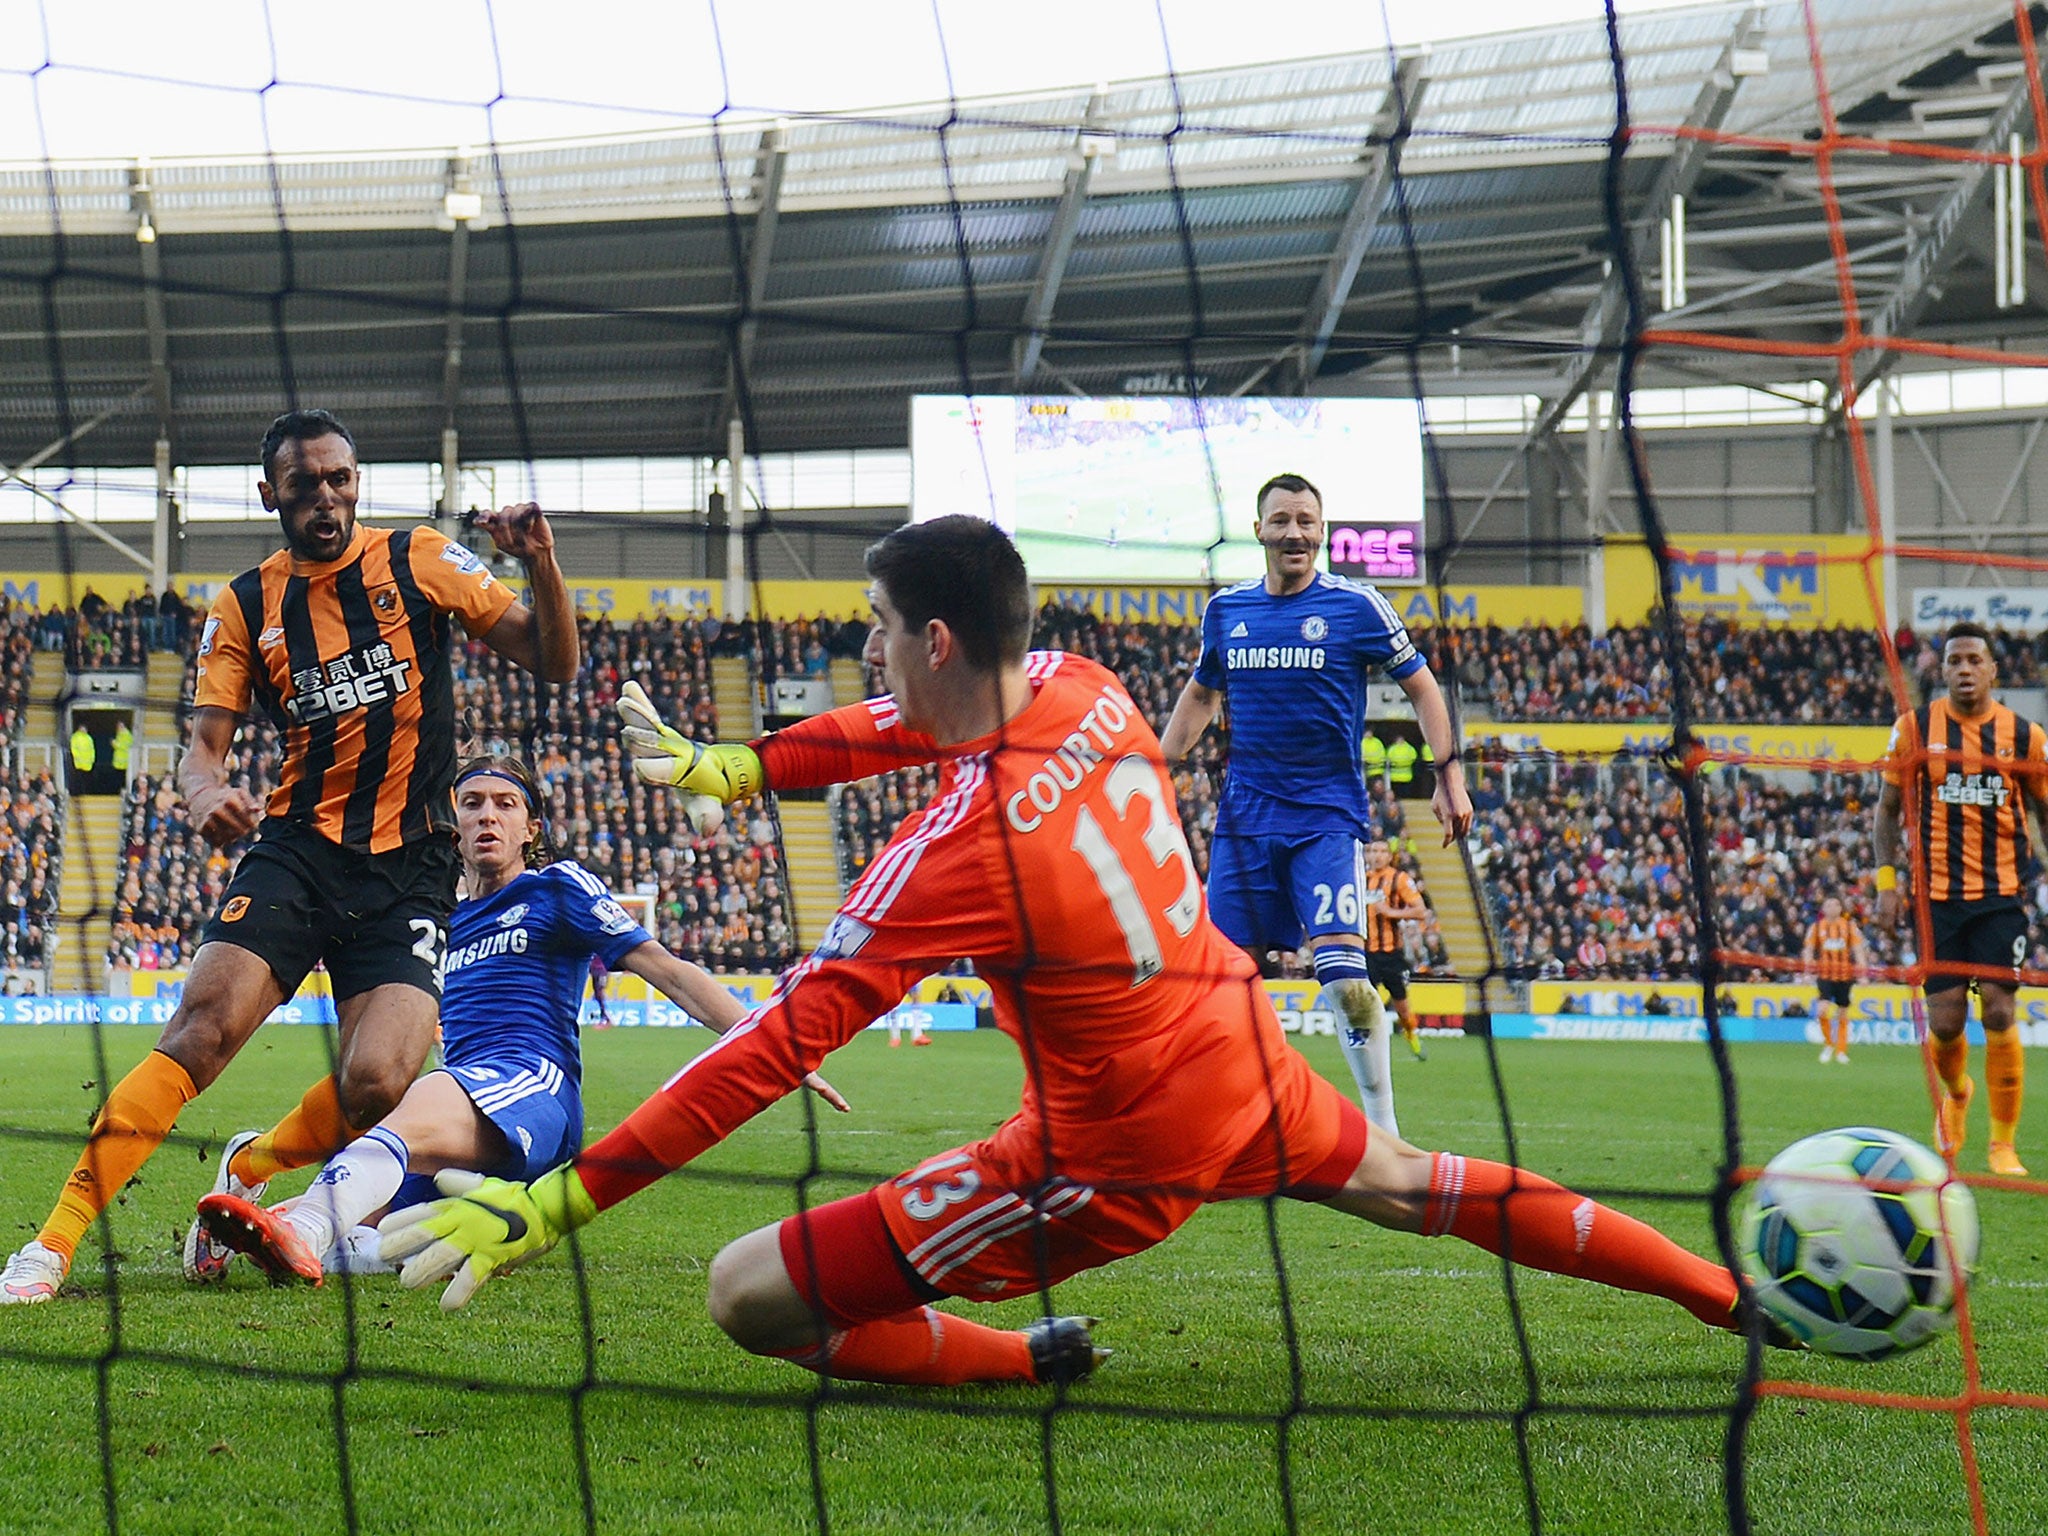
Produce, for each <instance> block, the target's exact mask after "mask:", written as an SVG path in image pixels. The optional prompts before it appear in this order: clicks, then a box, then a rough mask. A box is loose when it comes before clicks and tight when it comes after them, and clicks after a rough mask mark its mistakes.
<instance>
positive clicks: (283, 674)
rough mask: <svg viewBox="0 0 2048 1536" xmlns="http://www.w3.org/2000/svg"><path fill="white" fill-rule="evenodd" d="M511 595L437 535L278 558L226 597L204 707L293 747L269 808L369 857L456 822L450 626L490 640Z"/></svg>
mask: <svg viewBox="0 0 2048 1536" xmlns="http://www.w3.org/2000/svg"><path fill="white" fill-rule="evenodd" d="M512 602H513V597H512V593H511V591H510V589H508V588H507V587H506V586H505V585H504V584H503V583H502V582H499V581H497V580H496V579H495V578H493V577H492V575H491V573H490V571H489V570H487V569H486V568H485V566H484V563H483V562H482V561H481V560H479V559H478V558H477V557H476V556H475V555H473V554H471V553H470V552H469V551H468V550H467V549H465V548H463V547H462V546H461V545H460V544H457V543H454V542H453V541H451V540H449V539H447V538H445V537H443V536H442V535H441V534H439V533H436V532H435V531H434V530H433V529H431V528H407V529H401V530H398V531H396V532H394V531H392V530H390V529H388V528H368V527H365V526H364V525H363V524H361V523H358V524H356V532H355V537H354V538H353V539H352V540H351V541H350V542H349V546H348V549H347V550H346V551H345V552H344V553H343V554H342V555H341V557H340V558H339V559H336V560H331V561H327V562H325V563H322V564H311V563H308V562H305V561H300V560H295V559H293V558H292V555H291V552H290V551H289V550H279V551H278V552H277V553H276V554H274V555H272V556H271V557H270V558H269V559H268V560H266V561H264V562H263V564H261V565H260V566H258V567H257V568H256V569H255V570H253V571H244V572H243V573H242V574H241V575H239V576H237V577H236V578H235V579H234V580H233V581H231V582H229V583H228V585H227V588H226V590H225V591H223V592H222V593H221V594H220V596H219V597H217V598H215V599H214V603H213V609H212V611H211V612H210V613H209V614H208V615H207V620H206V629H205V632H204V633H203V634H202V635H201V636H200V640H199V681H198V688H197V691H196V693H195V695H194V697H193V703H194V704H195V705H201V706H204V705H211V706H215V707H217V708H221V709H229V710H233V711H234V712H235V713H236V714H238V715H240V714H244V713H246V712H247V711H248V708H249V700H250V696H251V694H252V693H253V694H254V696H255V700H256V702H257V703H258V704H260V705H261V706H262V708H263V712H264V713H265V714H266V715H268V716H269V717H270V719H271V721H272V722H273V723H274V724H275V725H276V726H277V729H278V731H279V733H280V734H281V735H282V736H283V738H284V765H283V769H282V773H281V776H280V780H279V783H278V786H277V788H276V789H275V790H274V791H273V792H272V793H271V796H270V803H269V805H268V806H267V807H265V809H266V811H267V813H268V814H269V815H271V816H273V817H277V818H280V819H283V820H286V821H294V822H298V823H300V824H301V825H304V826H306V827H309V828H311V829H312V830H313V831H315V832H318V833H319V834H320V835H321V836H322V837H324V838H326V839H328V840H329V841H330V842H334V843H339V844H340V845H341V846H342V847H344V848H349V849H354V850H356V851H357V852H362V853H384V852H386V851H388V850H390V849H393V848H397V847H401V846H403V845H404V844H405V843H408V842H411V841H412V840H414V839H416V838H419V837H422V836H425V835H427V834H428V833H430V832H435V831H442V830H445V829H447V828H450V827H453V826H454V825H455V808H454V800H453V797H452V795H451V794H450V789H451V787H452V785H453V784H454V780H455V679H454V676H453V674H452V673H451V672H450V670H449V665H448V656H449V649H450V646H451V645H452V643H453V639H454V626H453V625H452V624H450V623H449V620H450V618H451V617H452V618H459V619H461V620H462V623H463V627H464V628H465V629H467V630H468V631H469V633H470V634H472V635H482V634H484V633H485V632H486V631H487V630H489V629H490V628H491V626H493V625H494V624H496V623H497V622H498V620H499V619H501V618H503V617H504V615H505V610H506V609H508V608H510V607H511V606H512Z"/></svg>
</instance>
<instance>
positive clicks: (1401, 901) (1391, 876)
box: [1364, 864, 1422, 955]
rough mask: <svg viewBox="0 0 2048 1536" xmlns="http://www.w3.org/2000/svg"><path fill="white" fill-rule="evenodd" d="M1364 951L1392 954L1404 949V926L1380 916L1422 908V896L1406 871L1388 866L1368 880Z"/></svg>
mask: <svg viewBox="0 0 2048 1536" xmlns="http://www.w3.org/2000/svg"><path fill="white" fill-rule="evenodd" d="M1364 896H1365V948H1366V952H1367V953H1368V954H1374V955H1387V954H1393V953H1395V952H1396V951H1398V950H1399V949H1400V947H1401V922H1402V919H1400V918H1397V917H1384V916H1382V915H1381V914H1382V913H1384V912H1386V911H1387V910H1389V909H1390V908H1394V907H1419V906H1421V905H1422V893H1421V892H1420V891H1418V890H1417V889H1416V888H1415V881H1414V878H1413V877H1412V876H1410V875H1409V873H1408V872H1407V871H1406V870H1405V869H1397V868H1395V867H1394V866H1393V865H1391V864H1389V865H1388V866H1387V867H1386V868H1385V869H1374V870H1368V871H1367V872H1366V876H1365V892H1364Z"/></svg>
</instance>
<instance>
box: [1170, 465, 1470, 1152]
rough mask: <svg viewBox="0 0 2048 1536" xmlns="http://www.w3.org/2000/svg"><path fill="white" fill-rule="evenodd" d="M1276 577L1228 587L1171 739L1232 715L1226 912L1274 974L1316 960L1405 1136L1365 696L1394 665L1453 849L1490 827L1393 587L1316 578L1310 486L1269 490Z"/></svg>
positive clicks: (1217, 899)
mask: <svg viewBox="0 0 2048 1536" xmlns="http://www.w3.org/2000/svg"><path fill="white" fill-rule="evenodd" d="M1258 513H1259V516H1258V521H1257V523H1256V524H1255V525H1254V526H1255V530H1256V532H1257V534H1258V540H1259V543H1260V544H1261V545H1263V546H1264V547H1265V551H1266V574H1265V576H1264V577H1263V578H1262V579H1260V580H1258V581H1247V582H1243V583H1241V584H1240V585H1238V586H1234V587H1226V588H1225V589H1224V590H1223V591H1221V592H1218V593H1217V594H1216V596H1215V597H1214V598H1213V599H1212V600H1211V601H1210V603H1209V607H1208V609H1207V611H1206V612H1205V613H1204V614H1203V615H1202V654H1201V658H1200V659H1199V660H1198V661H1197V662H1196V663H1195V672H1194V676H1193V677H1192V678H1190V679H1189V680H1188V685H1187V687H1186V688H1185V689H1183V690H1182V692H1181V696H1180V699H1179V702H1177V703H1176V704H1175V705H1174V709H1173V718H1172V719H1170V720H1168V721H1167V723H1166V729H1165V731H1163V732H1162V733H1161V734H1160V738H1159V745H1160V750H1161V751H1162V752H1164V753H1165V755H1166V760H1167V762H1169V763H1175V762H1178V761H1180V759H1182V758H1183V757H1185V756H1187V754H1188V750H1189V749H1190V748H1191V747H1193V746H1194V744H1195V742H1196V740H1197V739H1198V738H1200V736H1201V734H1202V732H1203V731H1205V730H1207V729H1208V728H1209V723H1210V722H1211V721H1213V720H1214V719H1215V718H1216V712H1217V710H1218V709H1219V708H1221V706H1222V704H1223V702H1224V700H1225V699H1226V698H1227V699H1228V700H1229V701H1230V771H1229V774H1228V775H1227V776H1226V777H1225V779H1224V782H1223V797H1222V803H1221V804H1220V805H1219V806H1218V808H1217V813H1216V833H1215V837H1214V840H1213V841H1212V843H1211V845H1210V853H1209V913H1210V916H1211V917H1212V918H1213V919H1214V920H1215V923H1216V926H1217V927H1219V928H1221V929H1222V930H1223V932H1224V933H1225V934H1226V935H1227V936H1228V937H1229V938H1230V940H1231V941H1232V942H1233V943H1235V944H1237V945H1238V946H1239V947H1241V948H1243V949H1245V950H1248V951H1249V952H1250V953H1251V956H1252V958H1253V959H1254V960H1255V961H1258V962H1260V963H1261V964H1263V963H1264V959H1265V954H1266V951H1267V950H1270V949H1285V950H1292V949H1297V948H1299V947H1300V945H1301V942H1302V938H1303V936H1304V934H1305V935H1306V936H1307V939H1308V943H1309V947H1310V948H1311V949H1312V950H1313V951H1314V952H1315V967H1316V980H1317V981H1319V982H1321V983H1322V985H1323V988H1324V990H1325V991H1326V992H1327V993H1328V994H1329V996H1330V998H1331V1000H1332V1001H1334V1002H1335V1003H1336V1005H1337V1012H1338V1014H1339V1015H1340V1016H1341V1017H1342V1019H1343V1020H1344V1026H1343V1028H1342V1029H1340V1030H1339V1031H1338V1038H1339V1040H1340V1041H1341V1042H1342V1044H1343V1047H1344V1059H1345V1060H1346V1061H1347V1062H1348V1063H1349V1064H1350V1067H1351V1075H1352V1076H1353V1077H1354V1078H1356V1079H1357V1080H1358V1093H1359V1097H1360V1099H1361V1100H1363V1102H1364V1104H1365V1112H1366V1114H1367V1115H1368V1116H1370V1117H1371V1119H1372V1121H1373V1123H1374V1124H1375V1125H1378V1126H1380V1127H1381V1128H1382V1129H1384V1130H1386V1131H1388V1132H1390V1133H1392V1134H1394V1135H1399V1134H1400V1128H1399V1126H1398V1125H1397V1124H1396V1123H1395V1119H1394V1085H1393V1076H1392V1072H1391V1070H1390V1067H1389V1063H1388V1036H1389V1030H1388V1026H1387V1015H1386V1008H1385V1006H1384V1005H1383V1004H1382V1003H1381V1002H1380V994H1379V988H1378V987H1377V986H1376V985H1375V984H1374V982H1373V978H1372V972H1371V969H1370V967H1369V964H1368V962H1367V959H1366V948H1365V901H1364V897H1365V894H1366V879H1365V872H1364V868H1363V861H1362V856H1361V854H1360V851H1359V850H1360V845H1361V844H1362V843H1365V842H1367V841H1369V840H1370V839H1371V838H1372V836H1373V831H1372V806H1371V801H1370V799H1369V798H1368V796H1367V793H1366V787H1365V775H1364V772H1363V771H1362V769H1361V767H1360V758H1359V747H1360V732H1361V730H1362V729H1363V726H1364V720H1365V689H1366V683H1367V681H1368V680H1369V678H1370V675H1371V672H1372V669H1373V668H1375V667H1377V668H1379V669H1380V670H1382V671H1383V672H1385V673H1386V675H1387V676H1389V677H1391V678H1393V679H1394V680H1395V681H1396V682H1398V683H1399V684H1400V685H1401V688H1402V691H1403V692H1405V693H1406V694H1407V695H1408V699H1409V702H1410V703H1412V704H1413V705H1414V706H1415V718H1416V720H1417V721H1418V722H1419V723H1420V724H1421V726H1422V734H1423V738H1424V739H1425V740H1426V741H1427V742H1428V743H1429V748H1430V751H1431V752H1433V753H1434V754H1435V755H1436V761H1437V765H1438V766H1437V776H1436V792H1435V794H1434V795H1433V796H1432V797H1431V800H1430V806H1431V809H1432V810H1434V811H1435V812H1436V819H1437V820H1438V821H1439V822H1441V823H1442V824H1443V829H1444V846H1445V847H1449V846H1450V844H1451V842H1452V840H1453V839H1454V838H1460V837H1463V836H1464V835H1465V834H1466V833H1467V832H1469V831H1471V829H1472V800H1471V797H1470V796H1469V795H1468V794H1466V792H1465V776H1464V771H1463V769H1462V768H1461V767H1460V765H1459V762H1458V754H1457V742H1456V741H1455V740H1453V739H1452V736H1451V716H1450V711H1449V710H1448V709H1446V708H1445V707H1444V697H1443V693H1442V691H1441V690H1440V689H1439V688H1438V687H1437V685H1436V679H1435V678H1434V677H1433V676H1431V675H1430V671H1429V668H1428V666H1427V665H1426V664H1425V663H1424V662H1423V660H1422V657H1421V656H1420V655H1419V654H1418V653H1417V652H1416V649H1415V646H1414V645H1413V643H1412V642H1411V641H1410V640H1409V638H1408V631H1407V629H1406V627H1405V626H1403V624H1402V623H1401V619H1400V616H1399V615H1398V614H1396V613H1395V612H1394V606H1393V604H1391V603H1389V602H1388V601H1387V600H1386V598H1385V597H1383V596H1381V594H1380V592H1379V589H1378V588H1377V587H1373V586H1369V585H1367V584H1366V583H1364V582H1357V581H1349V580H1347V579H1345V578H1344V577H1342V576H1330V575H1325V574H1324V573H1323V572H1321V571H1318V570H1317V569H1316V555H1317V553H1318V551H1320V550H1321V549H1322V547H1323V497H1322V492H1320V491H1318V490H1317V489H1316V488H1315V487H1314V486H1313V485H1311V484H1310V483H1309V482H1308V481H1307V480H1305V479H1303V478H1302V477H1301V476H1300V475H1275V476H1274V477H1273V478H1272V479H1271V480H1268V481H1267V482H1266V483H1265V484H1264V485H1262V486H1261V487H1259V498H1258Z"/></svg>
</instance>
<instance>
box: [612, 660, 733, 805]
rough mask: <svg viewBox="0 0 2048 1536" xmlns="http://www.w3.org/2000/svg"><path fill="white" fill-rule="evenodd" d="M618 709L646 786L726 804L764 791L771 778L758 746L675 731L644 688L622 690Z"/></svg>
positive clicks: (628, 745) (635, 765)
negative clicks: (708, 742)
mask: <svg viewBox="0 0 2048 1536" xmlns="http://www.w3.org/2000/svg"><path fill="white" fill-rule="evenodd" d="M618 710H619V718H620V719H621V720H622V721H624V722H625V727H626V728H625V730H624V731H622V732H621V733H620V735H621V738H622V739H623V740H624V741H625V743H626V753H627V755H628V756H629V757H631V758H632V759H633V772H634V773H635V774H636V775H637V776H638V777H639V779H640V781H641V782H642V783H643V784H667V785H669V786H671V787H673V788H675V789H680V790H684V791H687V792H688V793H690V794H693V795H708V796H709V797H710V798H712V799H713V800H716V801H718V802H719V803H720V804H721V805H723V804H726V803H728V802H730V801H733V800H744V799H746V798H747V797H748V796H749V795H756V794H759V793H760V792H761V787H762V784H763V782H764V778H765V776H764V775H763V773H762V771H761V759H760V757H759V756H757V755H756V753H755V751H754V749H753V748H752V747H749V746H746V745H744V744H743V743H740V742H717V743H714V744H712V745H710V746H706V745H705V744H704V743H702V742H696V741H691V740H690V739H689V738H688V737H686V736H683V735H681V734H680V733H678V732H676V731H672V730H670V729H669V728H668V727H667V726H665V725H663V724H662V723H661V716H660V715H658V714H656V713H655V712H654V701H653V700H652V699H650V698H648V697H647V693H646V691H645V690H644V689H642V688H641V686H640V685H639V684H638V683H628V684H626V686H625V687H624V688H622V689H620V690H619V703H618Z"/></svg>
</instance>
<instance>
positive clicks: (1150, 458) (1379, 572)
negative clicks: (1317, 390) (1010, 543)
mask: <svg viewBox="0 0 2048 1536" xmlns="http://www.w3.org/2000/svg"><path fill="white" fill-rule="evenodd" d="M910 467H911V482H910V515H911V518H912V520H913V521H917V522H923V521H927V520H929V519H931V518H934V517H943V516H946V515H948V514H950V513H956V512H965V513H971V514H973V515H975V516H978V517H986V518H989V519H991V520H992V521H994V522H995V523H997V524H999V525H1000V526H1001V527H1003V528H1004V529H1006V530H1008V531H1009V533H1010V534H1011V535H1012V536H1013V537H1014V538H1015V539H1016V540H1017V546H1018V548H1019V549H1020V550H1022V551H1023V554H1024V559H1025V563H1026V564H1028V565H1029V566H1030V567H1031V574H1032V576H1033V577H1034V578H1035V579H1036V580H1037V581H1039V582H1040V583H1041V584H1043V583H1046V582H1060V581H1091V582H1103V581H1109V582H1117V581H1130V582H1190V583H1198V584H1199V583H1207V582H1211V581H1241V580H1244V579H1246V578H1248V577H1252V576H1257V575H1259V574H1260V573H1261V572H1263V571H1264V569H1265V555H1264V552H1263V551H1261V550H1260V548H1259V545H1258V541H1257V539H1256V538H1254V537H1253V528H1254V525H1255V524H1256V523H1257V521H1258V507H1257V497H1258V489H1259V487H1260V486H1261V485H1263V484H1264V483H1265V482H1266V481H1268V480H1270V479H1271V478H1272V477H1273V476H1275V475H1280V474H1298V475H1302V476H1305V477H1306V478H1307V479H1308V480H1309V481H1310V482H1311V483H1312V484H1313V485H1315V486H1316V488H1317V489H1318V490H1320V491H1321V492H1322V496H1323V514H1324V519H1325V522H1326V524H1327V525H1328V531H1329V539H1328V549H1327V556H1326V558H1327V560H1328V563H1329V567H1330V569H1331V570H1333V571H1335V572H1337V573H1338V574H1340V575H1351V576H1359V577H1362V578H1364V579H1367V580H1370V581H1373V582H1377V583H1380V584H1382V585H1418V584H1420V583H1421V582H1422V581H1423V580H1425V572H1424V569H1423V561H1422V553H1421V552H1422V546H1423V543H1424V536H1423V522H1422V509H1423V498H1422V430H1421V424H1420V420H1419V417H1418V415H1417V412H1416V408H1415V402H1414V401H1412V400H1315V399H1303V398H1296V397H1280V398H1260V397H1249V396H1248V397H1242V398H1222V399H1210V398H1194V397H1189V396H1184V395H1123V396H1112V397H1106V398H1099V399H1096V398H1076V397H1070V396H1066V395H974V396H967V395H919V396H917V397H915V398H914V399H913V400H912V401H911V409H910Z"/></svg>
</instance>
